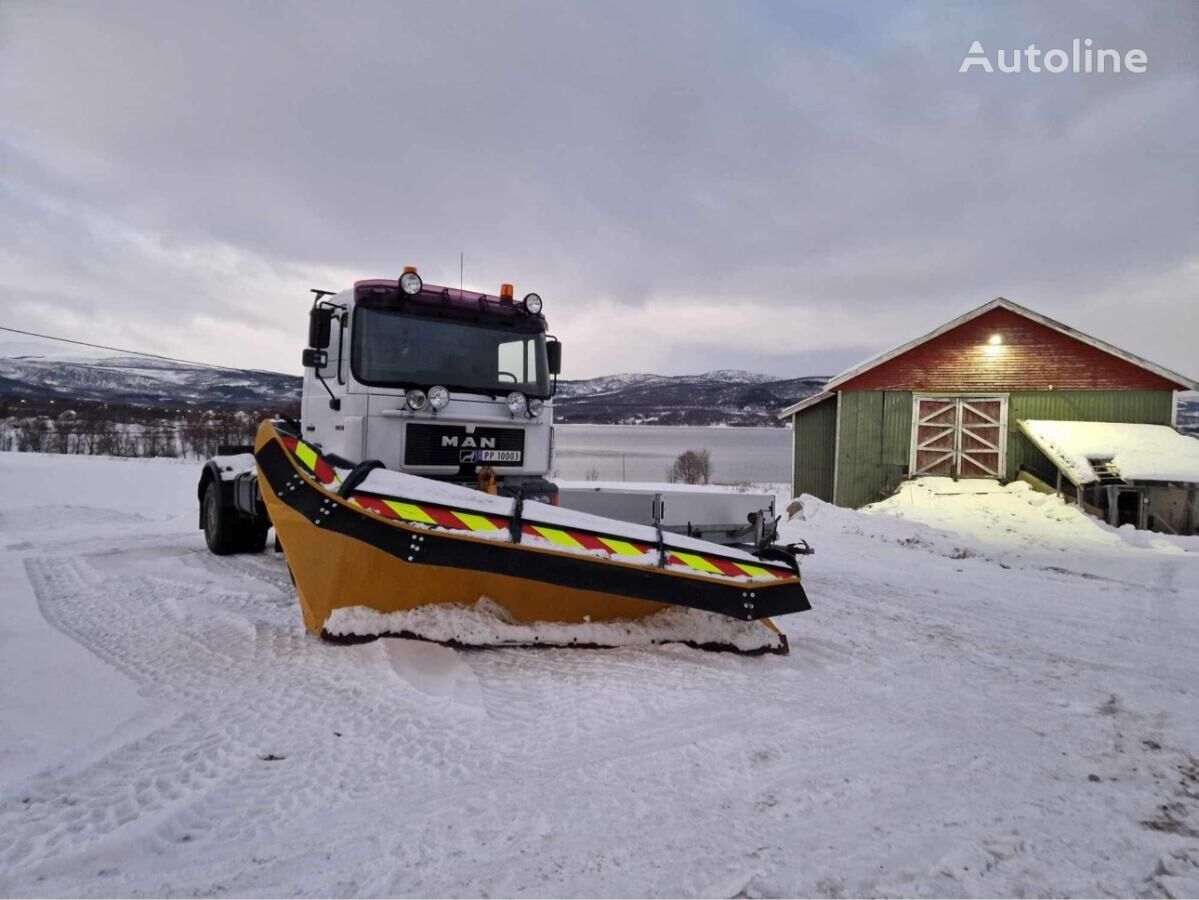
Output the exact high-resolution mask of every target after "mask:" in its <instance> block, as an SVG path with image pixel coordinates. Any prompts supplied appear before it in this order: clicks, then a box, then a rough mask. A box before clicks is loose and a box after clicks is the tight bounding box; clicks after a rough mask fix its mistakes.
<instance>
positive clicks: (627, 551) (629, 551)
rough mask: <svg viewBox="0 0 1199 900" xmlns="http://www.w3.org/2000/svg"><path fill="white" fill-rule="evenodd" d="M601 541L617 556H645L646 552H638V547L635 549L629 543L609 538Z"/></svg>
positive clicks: (603, 538)
mask: <svg viewBox="0 0 1199 900" xmlns="http://www.w3.org/2000/svg"><path fill="white" fill-rule="evenodd" d="M600 540H601V541H603V542H604V544H606V545H607V547H608V549H609V550H611V551H612V552H613V553H614V554H616V555H617V556H644V555H645V551H644V550H638V549H637V548H636V547H634V546H633V545H632V544H630V543H629V542H628V541H620V540H617V539H616V538H608V537H602V538H600Z"/></svg>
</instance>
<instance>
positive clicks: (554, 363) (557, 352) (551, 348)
mask: <svg viewBox="0 0 1199 900" xmlns="http://www.w3.org/2000/svg"><path fill="white" fill-rule="evenodd" d="M545 361H546V363H547V364H548V365H549V367H550V374H551V375H560V374H561V373H562V342H561V341H547V342H546V344H545Z"/></svg>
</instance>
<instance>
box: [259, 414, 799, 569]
mask: <svg viewBox="0 0 1199 900" xmlns="http://www.w3.org/2000/svg"><path fill="white" fill-rule="evenodd" d="M280 440H281V441H282V442H283V446H284V447H286V448H287V450H288V452H290V453H291V454H292V456H293V457H295V458H296V459H297V460H298V461H299V462H300V463H301V464H302V465H303V466H304V468H306V469H307V470H308V471H309V472H311V473H312V475H313V477H315V478H316V480H317V481H319V482H321V484H324V485H331V484H333V483H334V482H335V481H340V480H341V479H340V478H339V477H338V475H337V473H336V471H334V469H333V467H332V466H331V465H329V463H328V462H327V461H326V460H325V459H324V458H323V457H322V456H321V454H320V452H319V451H318V450H317V449H316V448H315V447H313V446H312V445H311V444H308V443H305V442H304V441H301V440H297V439H296V438H293V437H282V436H281V438H280ZM349 500H350V502H351V503H354V504H355V505H356V506H358V507H359V508H361V509H363V510H365V511H366V512H368V513H372V514H374V515H377V516H380V517H381V518H384V519H393V520H396V521H401V522H407V523H409V524H413V525H424V526H432V527H438V528H447V529H450V530H453V531H465V532H469V533H474V534H486V533H490V532H504V533H506V532H508V531H509V530H510V529H511V522H510V520H508V519H506V518H504V517H501V516H493V515H485V514H482V513H477V512H467V511H466V510H458V509H449V508H447V507H443V506H436V505H433V504H429V503H414V502H412V501H408V500H399V499H393V498H390V497H377V496H374V495H373V494H362V493H353V494H351V495H350V497H349ZM521 533H522V534H524V535H526V536H528V537H533V538H540V539H541V540H544V541H547V542H548V543H550V544H553V545H556V546H558V547H561V548H562V549H564V550H590V551H599V552H601V553H603V554H604V555H605V556H607V557H608V558H610V559H615V560H619V559H620V558H621V557H643V556H645V555H646V554H649V553H654V554H656V553H657V548H656V547H654V546H651V545H649V544H645V543H641V542H639V541H630V540H627V539H625V538H619V537H613V536H609V535H601V534H593V533H591V532H586V531H580V530H577V529H573V528H571V529H563V528H554V527H552V526H550V525H542V524H538V523H535V522H523V523H521ZM666 562H667V564H668V565H675V566H684V567H686V568H688V569H690V570H692V571H693V572H696V573H698V574H702V575H711V576H716V577H722V578H746V577H749V578H773V579H777V580H780V581H782V580H786V579H789V578H794V577H795V575H794V573H792V572H791V571H790V570H789V569H784V568H780V567H778V566H773V565H770V564H763V565H756V564H752V563H747V562H744V561H741V560H732V559H727V558H724V557H720V556H714V555H712V554H710V553H686V552H684V551H682V550H677V549H674V548H667V559H666Z"/></svg>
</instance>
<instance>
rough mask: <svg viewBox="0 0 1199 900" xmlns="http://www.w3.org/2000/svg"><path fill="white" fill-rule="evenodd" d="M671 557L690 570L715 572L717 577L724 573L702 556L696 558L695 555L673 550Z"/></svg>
mask: <svg viewBox="0 0 1199 900" xmlns="http://www.w3.org/2000/svg"><path fill="white" fill-rule="evenodd" d="M670 555H671V556H673V557H674V558H675V559H677V560H678V561H679V562H681V563H682V564H683V565H685V566H687V568H689V569H696V570H697V571H700V572H713V573H715V574H717V575H723V574H724V572H722V571H720V569H718V568H716V566H714V565H712V563H710V562H708V561H707V560H706V559H704V558H703V557H702V556H696V555H695V554H694V553H680V552H679V551H678V550H671V551H670Z"/></svg>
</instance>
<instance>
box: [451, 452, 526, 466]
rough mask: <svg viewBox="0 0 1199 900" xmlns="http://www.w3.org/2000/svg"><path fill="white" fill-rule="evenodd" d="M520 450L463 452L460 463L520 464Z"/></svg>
mask: <svg viewBox="0 0 1199 900" xmlns="http://www.w3.org/2000/svg"><path fill="white" fill-rule="evenodd" d="M520 458H521V451H519V450H463V451H462V453H461V454H460V455H459V458H458V461H459V462H464V463H491V462H494V463H518V462H520Z"/></svg>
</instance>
